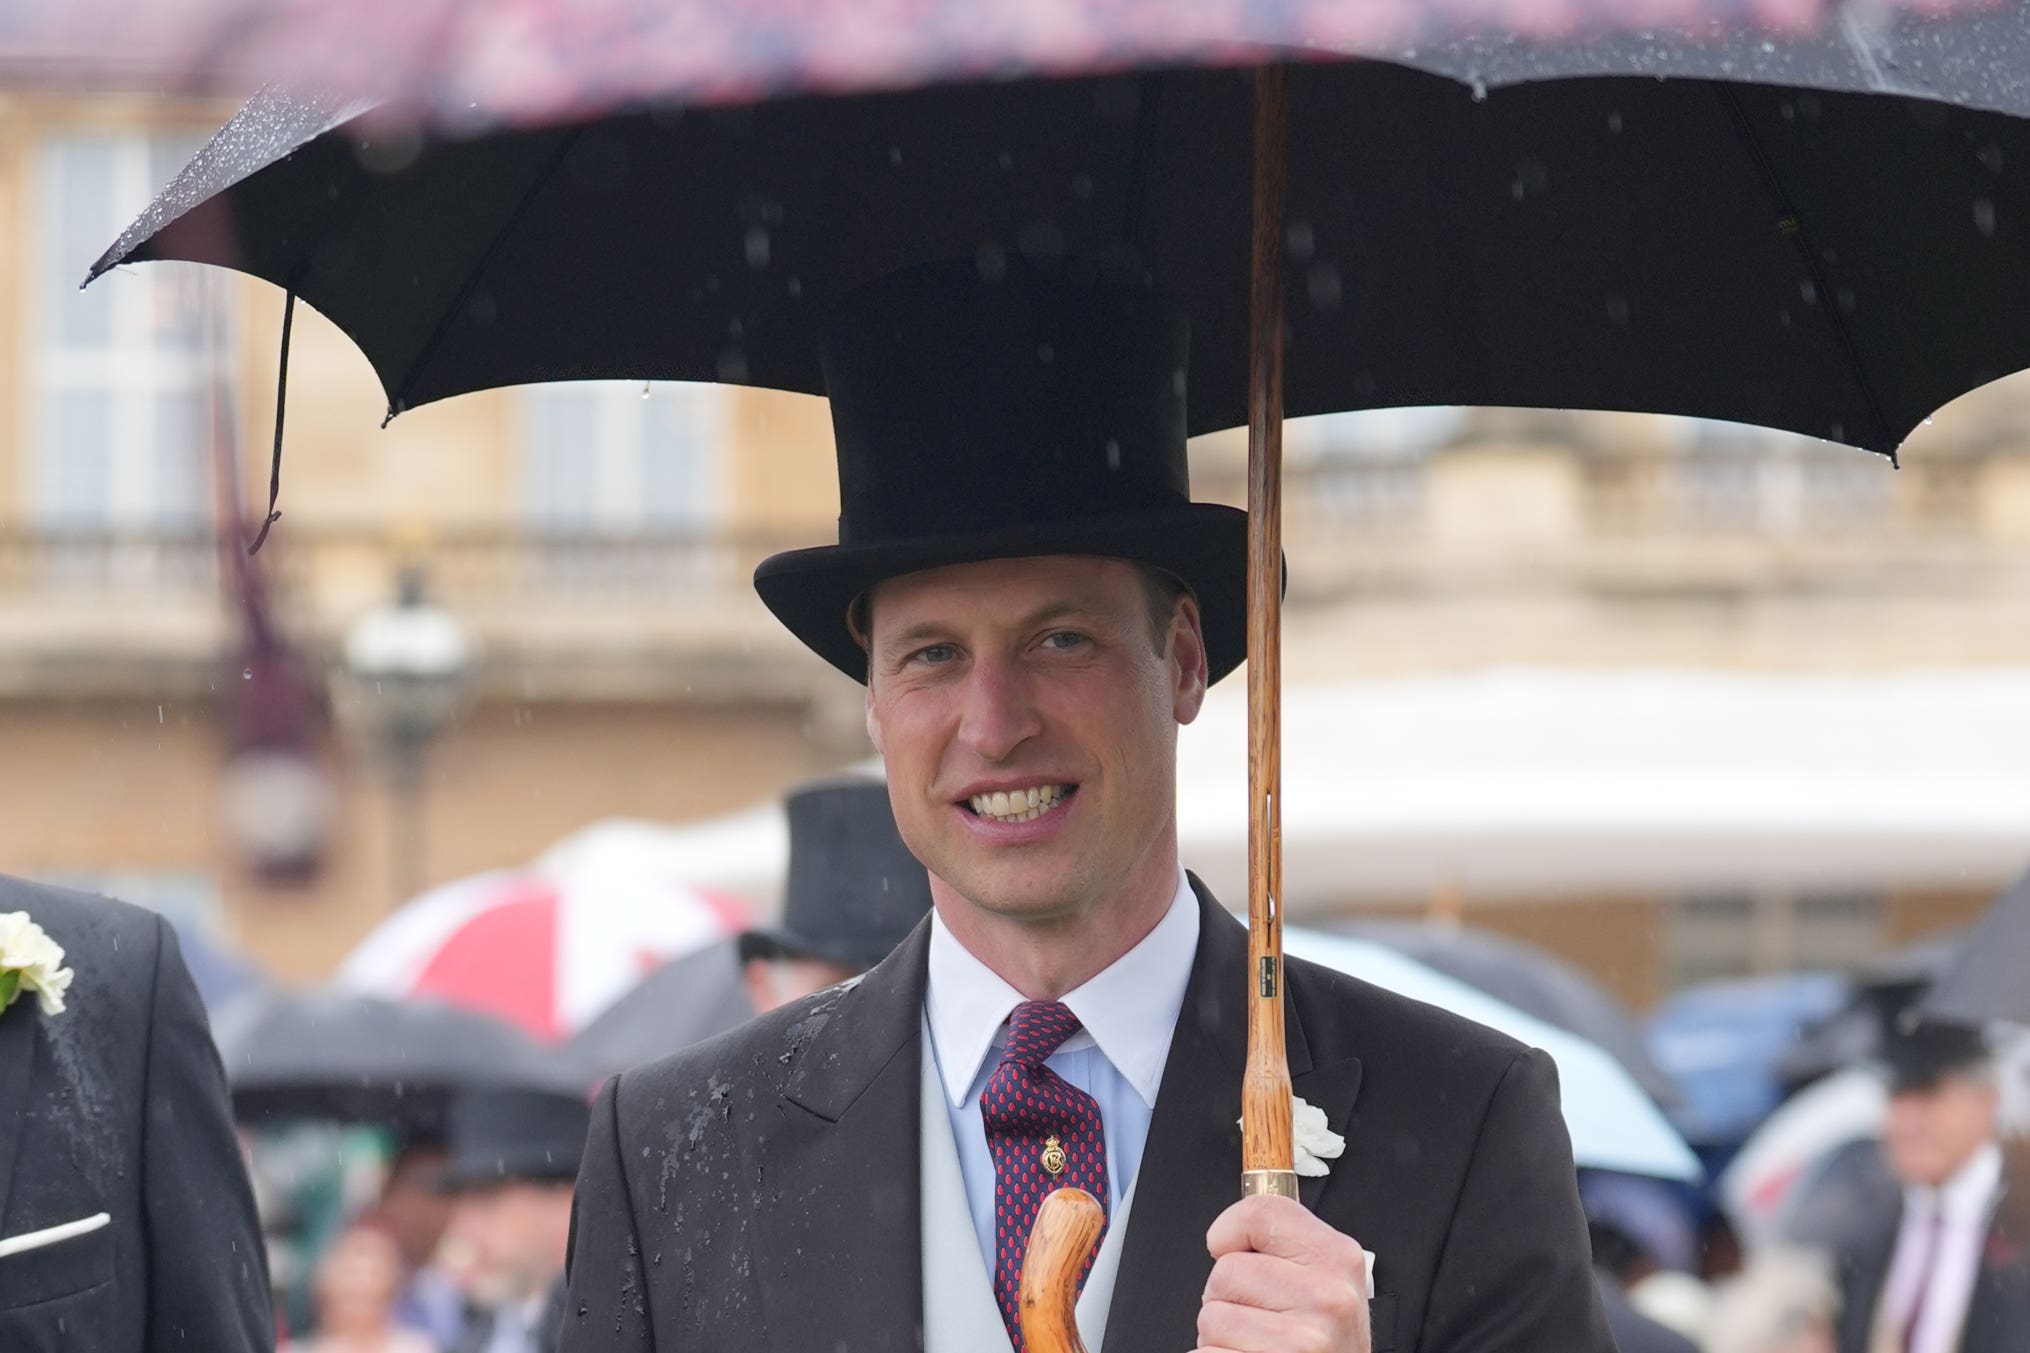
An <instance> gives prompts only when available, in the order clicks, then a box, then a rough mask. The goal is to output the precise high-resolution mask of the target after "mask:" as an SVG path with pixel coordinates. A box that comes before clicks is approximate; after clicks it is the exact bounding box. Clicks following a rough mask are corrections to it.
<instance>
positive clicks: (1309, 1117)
mask: <svg viewBox="0 0 2030 1353" xmlns="http://www.w3.org/2000/svg"><path fill="white" fill-rule="evenodd" d="M1290 1128H1291V1132H1290V1140H1291V1142H1292V1144H1293V1145H1294V1146H1295V1147H1296V1156H1297V1159H1296V1162H1295V1163H1296V1168H1297V1173H1298V1174H1300V1175H1303V1176H1305V1177H1306V1178H1307V1179H1322V1178H1324V1177H1325V1176H1326V1174H1328V1173H1329V1172H1330V1170H1331V1167H1330V1166H1329V1165H1327V1164H1326V1163H1325V1162H1326V1161H1328V1160H1338V1159H1339V1156H1340V1153H1341V1152H1342V1151H1344V1150H1346V1138H1344V1137H1342V1136H1340V1135H1339V1134H1338V1133H1337V1132H1334V1131H1333V1130H1332V1128H1331V1127H1330V1126H1329V1125H1328V1124H1327V1123H1326V1121H1325V1110H1323V1109H1321V1108H1319V1107H1318V1106H1317V1105H1315V1104H1306V1103H1305V1102H1304V1097H1303V1096H1302V1095H1292V1096H1290Z"/></svg>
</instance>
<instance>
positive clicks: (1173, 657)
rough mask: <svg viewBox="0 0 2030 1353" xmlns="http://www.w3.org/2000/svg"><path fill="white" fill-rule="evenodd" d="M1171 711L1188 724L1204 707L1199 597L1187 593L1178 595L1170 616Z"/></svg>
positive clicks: (1204, 681)
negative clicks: (1174, 608) (1175, 606)
mask: <svg viewBox="0 0 2030 1353" xmlns="http://www.w3.org/2000/svg"><path fill="white" fill-rule="evenodd" d="M1169 650H1170V678H1171V694H1170V702H1171V713H1172V714H1174V715H1175V716H1176V718H1177V722H1178V723H1180V724H1186V723H1190V722H1191V721H1192V720H1194V719H1196V718H1197V717H1198V711H1199V710H1200V709H1202V708H1204V706H1205V688H1206V672H1207V668H1206V660H1205V630H1204V627H1203V626H1202V625H1201V624H1200V622H1199V616H1198V598H1196V597H1194V596H1192V595H1191V594H1190V593H1189V592H1187V593H1185V594H1184V595H1182V596H1180V597H1178V598H1177V608H1176V610H1175V611H1173V612H1172V613H1171V616H1170V644H1169Z"/></svg>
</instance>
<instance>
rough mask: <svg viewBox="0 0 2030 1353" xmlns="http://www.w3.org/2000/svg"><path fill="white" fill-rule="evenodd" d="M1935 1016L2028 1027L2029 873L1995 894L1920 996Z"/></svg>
mask: <svg viewBox="0 0 2030 1353" xmlns="http://www.w3.org/2000/svg"><path fill="white" fill-rule="evenodd" d="M1923 1011H1924V1013H1925V1014H1927V1015H1930V1016H1932V1017H1934V1018H1937V1019H1942V1020H1961V1021H1964V1022H1966V1023H1969V1024H1985V1023H1987V1022H1988V1021H1990V1020H2002V1021H2006V1022H2007V1023H2010V1024H2024V1025H2030V876H2025V877H2024V878H2022V879H2019V880H2018V881H2017V883H2016V886H2015V887H2013V888H2011V889H2009V891H2007V892H2005V893H2003V894H2002V895H2001V896H2000V897H1998V898H1996V899H1995V901H1994V903H1993V904H1992V905H1991V906H1989V908H1988V910H1987V912H1986V914H1985V915H1983V916H1982V917H1981V919H1980V920H1979V921H1977V922H1976V923H1975V924H1974V928H1973V929H1972V930H1971V931H1970V932H1968V934H1967V936H1966V939H1965V942H1964V943H1962V944H1959V945H1957V946H1955V947H1954V949H1953V950H1952V952H1951V954H1950V956H1949V960H1948V961H1947V962H1946V964H1945V965H1944V967H1943V969H1942V970H1941V971H1940V972H1939V974H1938V979H1937V981H1935V982H1934V983H1933V984H1932V987H1931V990H1930V991H1929V992H1927V993H1926V994H1925V997H1924V1004H1923Z"/></svg>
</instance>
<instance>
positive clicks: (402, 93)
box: [0, 0, 1985, 123]
mask: <svg viewBox="0 0 2030 1353" xmlns="http://www.w3.org/2000/svg"><path fill="white" fill-rule="evenodd" d="M1956 8H1957V9H1966V8H1972V9H1974V10H1976V11H1978V10H1979V9H1981V8H1985V6H1983V5H1980V4H1978V3H1976V4H1974V5H1971V6H1969V5H1966V4H1964V3H1962V4H1958V5H1955V4H1954V3H1953V0H1874V3H1872V4H1870V5H1868V6H1867V7H1866V9H1865V10H1861V9H1860V8H1859V7H1855V6H1848V7H1845V8H1842V7H1840V6H1839V5H1837V3H1836V0H1644V2H1643V3H1641V4H1629V3H1626V2H1625V0H1501V3H1489V2H1488V0H1361V3H1358V4H1348V3H1345V2H1344V0H1282V2H1281V3H1277V4H1273V5H1264V4H1204V3H1196V2H1195V0H1083V3H1080V4H1078V5H1037V4H1028V3H1022V2H1021V0H1000V2H999V3H996V2H995V0H986V2H985V3H983V2H982V0H933V2H930V3H926V0H820V3H811V0H749V3H746V4H741V5H724V4H715V3H712V0H569V3H561V2H560V0H352V3H349V4H345V5H331V4H325V3H320V0H150V2H149V3H144V4H141V5H138V6H137V5H135V4H132V3H131V2H130V3H119V0H61V3H49V4H44V5H40V6H38V5H36V4H34V3H32V2H31V3H29V4H27V5H17V6H16V7H15V10H14V11H13V12H11V13H10V15H9V16H6V17H0V57H5V56H8V55H12V56H14V57H15V58H16V59H18V60H24V61H26V60H31V59H32V60H35V61H37V62H39V63H41V64H43V65H46V66H55V67H57V68H58V69H61V70H63V71H65V72H67V73H69V74H71V75H73V76H79V75H91V74H94V73H100V74H116V75H120V76H123V77H125V78H128V79H132V78H134V76H135V75H136V73H138V72H145V73H149V74H151V75H153V76H154V77H155V78H157V79H164V78H166V79H169V80H171V81H174V82H176V83H178V84H180V85H182V86H184V87H218V86H223V87H226V88H245V87H247V85H248V84H249V83H257V82H260V81H266V80H273V79H278V78H279V79H284V80H290V81H296V82H306V81H307V82H314V83H317V84H319V85H323V86H326V87H334V88H343V89H345V90H347V91H348V92H350V93H355V94H374V95H377V96H381V97H395V98H400V99H403V100H405V101H407V102H408V103H410V104H411V105H412V106H414V107H416V108H418V109H420V110H422V111H424V112H425V113H427V114H428V115H429V116H431V117H433V118H435V119H437V120H444V121H453V122H460V123H469V122H471V121H472V120H473V119H475V118H509V119H513V120H521V121H529V120H555V119H559V118H563V117H569V116H574V115H577V114H579V113H582V112H585V111H587V110H592V111H601V110H604V109H606V108H610V107H612V106H614V105H615V104H618V103H624V102H627V101H630V100H638V99H644V98H668V97H682V98H683V99H685V100H686V101H689V102H693V103H698V102H716V101H723V100H727V99H745V98H752V97H755V96H758V95H761V94H766V93H771V92H780V91H783V90H786V89H793V88H804V89H828V90H835V91H836V90H844V89H864V88H873V87H887V86H895V85H910V84H921V83H926V82H929V81H932V80H938V79H950V78H954V77H957V78H993V77H999V78H1006V77H1009V76H1012V75H1016V74H1021V73H1029V74H1048V73H1063V72H1068V71H1081V70H1093V69H1100V68H1119V67H1124V66H1133V65H1148V64H1154V63H1178V62H1190V63H1192V64H1216V63H1218V62H1221V61H1242V60H1247V59H1249V58H1250V57H1251V56H1252V55H1253V54H1254V53H1255V52H1257V51H1258V50H1259V49H1260V48H1262V47H1264V46H1268V47H1282V48H1287V49H1290V50H1292V51H1303V52H1311V53H1321V52H1323V53H1335V54H1340V55H1367V56H1381V57H1392V56H1401V55H1405V54H1409V53H1414V52H1415V51H1417V50H1418V49H1419V48H1420V47H1428V46H1430V45H1432V44H1439V43H1445V42H1448V41H1456V40H1457V39H1458V38H1459V37H1460V35H1462V34H1466V35H1476V36H1477V37H1478V38H1479V42H1478V43H1477V44H1475V46H1474V47H1469V48H1468V51H1469V52H1472V53H1474V54H1476V55H1477V56H1478V59H1479V61H1480V62H1482V63H1487V62H1488V60H1489V57H1490V56H1491V55H1500V54H1502V49H1503V48H1520V49H1521V50H1522V51H1523V52H1527V51H1529V50H1530V48H1531V46H1532V40H1533V39H1546V38H1548V39H1563V38H1568V37H1569V36H1570V35H1573V34H1587V35H1595V36H1597V35H1601V34H1616V33H1623V32H1627V31H1628V30H1636V35H1635V37H1634V39H1633V42H1632V44H1631V45H1635V46H1637V49H1638V50H1640V45H1643V44H1646V45H1648V46H1651V47H1654V46H1655V45H1657V44H1656V38H1657V37H1658V36H1659V35H1673V36H1679V37H1689V38H1692V39H1694V40H1695V41H1698V42H1704V43H1712V42H1714V41H1715V40H1716V39H1719V38H1722V37H1724V36H1726V35H1727V34H1728V33H1730V32H1734V33H1739V32H1743V31H1746V32H1753V33H1756V34H1757V36H1758V38H1759V39H1760V40H1759V41H1758V42H1757V43H1756V44H1755V46H1754V47H1752V48H1751V49H1749V52H1748V53H1747V54H1748V55H1750V56H1762V57H1764V58H1765V59H1766V58H1769V57H1772V56H1774V55H1775V54H1776V53H1777V52H1778V50H1779V44H1781V48H1782V50H1783V52H1784V54H1785V55H1786V56H1790V55H1791V49H1792V48H1793V47H1806V50H1810V51H1813V52H1814V55H1816V56H1817V58H1818V60H1820V61H1823V60H1825V59H1826V57H1825V55H1824V54H1823V52H1828V51H1829V52H1831V53H1835V54H1837V55H1838V56H1839V57H1840V58H1841V59H1843V60H1844V61H1845V62H1847V63H1850V64H1852V65H1855V66H1860V67H1866V68H1870V69H1872V70H1873V71H1874V74H1875V78H1876V79H1877V80H1879V81H1882V82H1884V83H1886V84H1890V85H1892V86H1897V85H1907V86H1910V87H1914V88H1918V89H1921V88H1922V87H1923V83H1924V79H1925V76H1924V74H1923V73H1921V69H1922V68H1921V66H1919V64H1918V63H1917V62H1915V61H1913V60H1912V58H1913V57H1922V56H1923V55H1925V54H1926V53H1925V51H1924V49H1923V47H1922V46H1920V45H1918V44H1917V43H1915V42H1913V37H1914V36H1920V35H1921V29H1918V28H1917V26H1916V25H1915V24H1912V23H1909V22H1907V21H1906V22H1903V23H1898V22H1893V21H1894V20H1897V19H1898V18H1899V17H1901V15H1902V14H1903V13H1904V12H1906V11H1917V12H1919V13H1920V14H1921V15H1922V16H1924V17H1926V18H1932V17H1936V16H1937V15H1938V14H1940V13H1944V12H1948V11H1951V10H1953V9H1956ZM1835 10H1838V11H1839V19H1840V21H1839V22H1838V23H1836V24H1832V23H1827V22H1825V21H1826V20H1827V19H1828V17H1829V16H1831V15H1832V14H1833V13H1834V11H1835ZM1807 44H1809V45H1807ZM1490 47H1491V48H1493V49H1494V50H1493V52H1489V51H1488V50H1487V49H1488V48H1490ZM1476 48H1477V50H1476ZM1509 57H1510V60H1514V59H1515V55H1514V54H1513V53H1510V54H1509ZM1720 58H1721V53H1714V54H1713V55H1712V56H1711V58H1710V60H1711V61H1712V62H1713V63H1714V68H1715V70H1718V69H1720V66H1719V64H1718V63H1719V60H1720ZM1628 59H1629V58H1628V57H1627V56H1625V55H1619V56H1617V57H1615V58H1614V61H1615V64H1617V65H1621V64H1625V63H1626V62H1627V61H1628ZM1913 67H1916V69H1913ZM1906 72H1909V73H1906Z"/></svg>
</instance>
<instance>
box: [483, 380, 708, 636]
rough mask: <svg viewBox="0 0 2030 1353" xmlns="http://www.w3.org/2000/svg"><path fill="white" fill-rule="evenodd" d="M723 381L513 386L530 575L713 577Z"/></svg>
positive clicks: (600, 587)
mask: <svg viewBox="0 0 2030 1353" xmlns="http://www.w3.org/2000/svg"><path fill="white" fill-rule="evenodd" d="M729 398H730V396H729V394H728V392H727V391H726V390H725V389H724V388H722V387H720V386H715V385H689V384H676V383H668V382H657V383H655V384H653V385H642V384H638V383H635V382H631V381H580V382H572V383H566V384H557V385H540V386H535V387H532V388H531V389H529V390H528V391H526V392H525V394H524V396H523V400H524V403H523V417H522V466H523V498H524V503H525V507H526V514H525V515H526V520H527V522H528V524H529V528H530V532H531V535H532V536H533V537H534V540H535V549H536V554H535V568H534V576H533V577H532V579H531V581H532V582H534V583H536V584H538V585H541V586H543V587H546V588H549V589H552V590H555V589H564V590H571V591H579V592H586V593H595V594H601V595H606V594H618V595H621V596H626V595H629V594H643V593H647V594H659V593H663V592H666V591H667V590H668V589H670V588H673V587H674V588H701V587H713V586H716V585H718V584H720V583H722V582H724V580H725V578H726V577H728V576H730V572H729V571H730V570H732V569H733V567H734V565H733V561H732V559H731V557H730V554H729V552H728V550H729V547H728V546H727V545H726V543H725V542H724V541H722V540H720V539H717V538H716V537H715V533H714V532H713V530H712V529H711V528H713V527H716V526H717V525H718V524H719V523H720V522H721V521H722V519H723V517H724V513H725V501H724V500H725V496H726V488H725V473H724V465H725V458H726V455H727V446H726V443H727V427H726V424H727V422H728V409H729V407H730V406H729Z"/></svg>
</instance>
